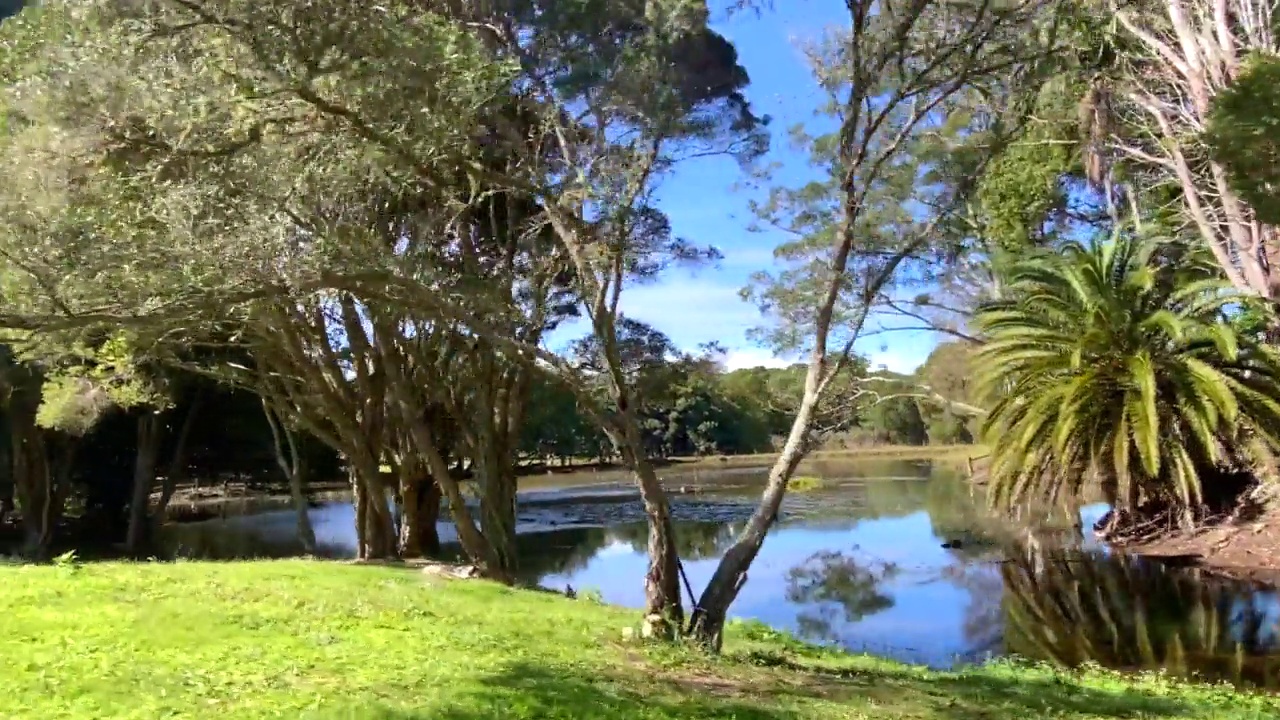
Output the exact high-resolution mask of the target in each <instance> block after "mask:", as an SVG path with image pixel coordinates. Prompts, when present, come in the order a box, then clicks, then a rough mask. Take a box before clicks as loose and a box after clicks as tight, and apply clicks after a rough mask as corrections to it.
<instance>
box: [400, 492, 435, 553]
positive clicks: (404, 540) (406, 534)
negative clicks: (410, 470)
mask: <svg viewBox="0 0 1280 720" xmlns="http://www.w3.org/2000/svg"><path fill="white" fill-rule="evenodd" d="M400 507H401V511H400V512H401V515H400V556H401V557H431V556H434V555H437V554H439V553H440V531H439V530H438V529H437V527H436V523H437V522H439V520H440V486H439V485H437V484H436V482H435V480H433V479H432V478H431V477H430V476H426V477H422V476H418V477H414V478H410V479H408V480H407V481H406V482H404V483H403V484H402V485H401V489H400Z"/></svg>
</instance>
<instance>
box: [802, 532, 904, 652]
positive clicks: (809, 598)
mask: <svg viewBox="0 0 1280 720" xmlns="http://www.w3.org/2000/svg"><path fill="white" fill-rule="evenodd" d="M896 573H897V568H896V567H894V566H893V565H890V564H880V565H872V564H863V563H860V562H859V561H858V560H856V559H855V558H853V557H851V556H850V555H848V554H846V553H843V552H835V551H827V550H824V551H820V552H816V553H814V554H813V555H811V556H809V558H808V559H807V560H805V561H804V563H803V564H801V565H798V566H796V567H794V568H792V569H791V570H790V571H789V572H788V573H787V601H788V602H791V603H794V604H796V605H798V606H802V607H803V609H801V610H800V612H799V613H798V614H797V616H796V624H797V632H798V634H799V635H800V637H802V638H804V639H806V640H810V641H813V642H821V643H838V642H839V641H840V633H839V626H840V625H841V624H850V623H856V622H859V621H860V620H862V619H863V618H865V617H867V616H869V615H873V614H875V613H878V612H881V611H883V610H888V609H889V608H891V607H893V598H891V597H889V596H888V595H885V594H884V593H881V592H880V590H879V585H880V583H881V582H883V581H885V580H887V579H889V578H891V577H892V576H893V575H895V574H896Z"/></svg>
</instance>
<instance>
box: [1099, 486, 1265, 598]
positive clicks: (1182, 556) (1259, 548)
mask: <svg viewBox="0 0 1280 720" xmlns="http://www.w3.org/2000/svg"><path fill="white" fill-rule="evenodd" d="M1111 544H1112V545H1113V546H1114V547H1116V548H1117V549H1120V550H1123V551H1125V552H1128V553H1133V554H1136V555H1143V556H1146V557H1150V558H1156V559H1162V560H1166V561H1170V562H1177V563H1179V564H1186V565H1191V566H1194V567H1199V568H1203V569H1204V570H1206V571H1209V572H1211V573H1214V574H1219V575H1224V576H1227V577H1233V578H1240V579H1248V580H1256V581H1262V582H1268V583H1277V582H1280V507H1277V506H1275V505H1274V504H1273V505H1272V506H1271V507H1268V508H1266V509H1263V510H1261V511H1259V512H1257V513H1250V514H1248V515H1244V516H1241V515H1238V514H1232V515H1228V516H1223V517H1220V518H1218V519H1216V520H1210V521H1207V522H1205V523H1203V524H1201V525H1199V526H1198V527H1196V528H1194V529H1191V530H1178V529H1167V530H1166V531H1164V532H1159V533H1153V534H1148V535H1146V536H1144V537H1137V538H1132V539H1112V540H1111Z"/></svg>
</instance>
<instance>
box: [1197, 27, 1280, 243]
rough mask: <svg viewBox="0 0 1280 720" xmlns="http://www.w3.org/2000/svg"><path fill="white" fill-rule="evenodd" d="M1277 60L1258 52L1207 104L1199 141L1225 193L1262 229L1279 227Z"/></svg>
mask: <svg viewBox="0 0 1280 720" xmlns="http://www.w3.org/2000/svg"><path fill="white" fill-rule="evenodd" d="M1277 87H1280V56H1277V55H1276V54H1274V52H1268V51H1260V52H1256V53H1255V54H1254V55H1253V56H1252V57H1249V58H1248V59H1247V61H1246V62H1245V63H1243V64H1242V65H1241V68H1240V73H1239V75H1237V76H1236V78H1235V81H1234V82H1232V83H1231V84H1230V85H1228V86H1226V87H1225V88H1223V89H1222V90H1220V91H1219V92H1218V94H1217V95H1216V96H1214V98H1213V109H1212V111H1211V112H1210V114H1209V118H1208V122H1207V123H1206V124H1205V133H1204V139H1205V142H1207V143H1208V145H1209V149H1210V150H1211V152H1212V157H1213V159H1214V160H1216V161H1218V162H1219V163H1221V164H1222V167H1223V168H1224V170H1225V171H1226V173H1227V179H1228V183H1229V184H1230V185H1231V188H1232V189H1233V190H1235V191H1236V192H1238V193H1240V197H1241V198H1243V199H1244V201H1245V202H1247V203H1248V204H1249V206H1250V207H1251V208H1253V211H1254V212H1255V213H1257V215H1258V219H1259V220H1261V221H1262V222H1264V223H1267V224H1268V225H1278V224H1280V177H1278V176H1277V175H1276V172H1277V170H1276V168H1277V167H1278V166H1280V92H1277Z"/></svg>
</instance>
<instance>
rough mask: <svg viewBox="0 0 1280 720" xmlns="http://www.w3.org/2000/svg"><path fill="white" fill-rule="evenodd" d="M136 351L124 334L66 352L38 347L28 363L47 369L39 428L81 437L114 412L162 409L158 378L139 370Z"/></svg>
mask: <svg viewBox="0 0 1280 720" xmlns="http://www.w3.org/2000/svg"><path fill="white" fill-rule="evenodd" d="M37 351H38V352H39V356H36V355H35V354H34V353H36V352H37ZM134 353H135V351H134V349H133V348H132V347H131V345H130V342H129V341H128V339H127V338H125V336H123V335H122V334H117V335H115V336H113V337H110V338H107V339H106V340H104V341H102V342H100V343H98V344H97V345H96V346H91V345H90V344H88V343H85V342H80V341H77V342H73V343H72V344H71V345H70V346H69V347H66V348H58V347H57V346H56V345H55V344H53V343H46V344H43V345H39V346H37V348H36V349H35V350H33V351H32V357H31V359H32V360H35V361H37V362H39V363H40V364H41V365H43V366H45V367H47V370H46V371H45V373H44V384H43V387H42V388H41V402H40V407H39V410H38V411H37V414H36V422H37V424H39V425H40V426H41V427H44V428H48V429H51V430H58V431H60V432H64V433H67V434H69V435H73V436H76V437H83V436H84V435H86V434H87V433H88V432H89V431H90V430H92V429H93V427H94V425H96V424H97V422H98V421H99V420H100V419H101V418H102V416H103V415H104V414H105V413H106V412H107V411H108V410H110V409H112V408H120V409H122V410H130V409H133V408H137V407H143V406H146V407H150V408H152V409H153V410H155V411H160V410H164V409H166V408H167V407H168V405H169V400H168V397H167V393H166V391H165V388H164V385H163V381H162V379H161V378H160V377H159V376H158V375H156V374H154V373H152V372H149V371H148V370H147V369H145V368H143V367H140V366H139V364H138V362H137V360H136V358H135V355H134Z"/></svg>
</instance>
